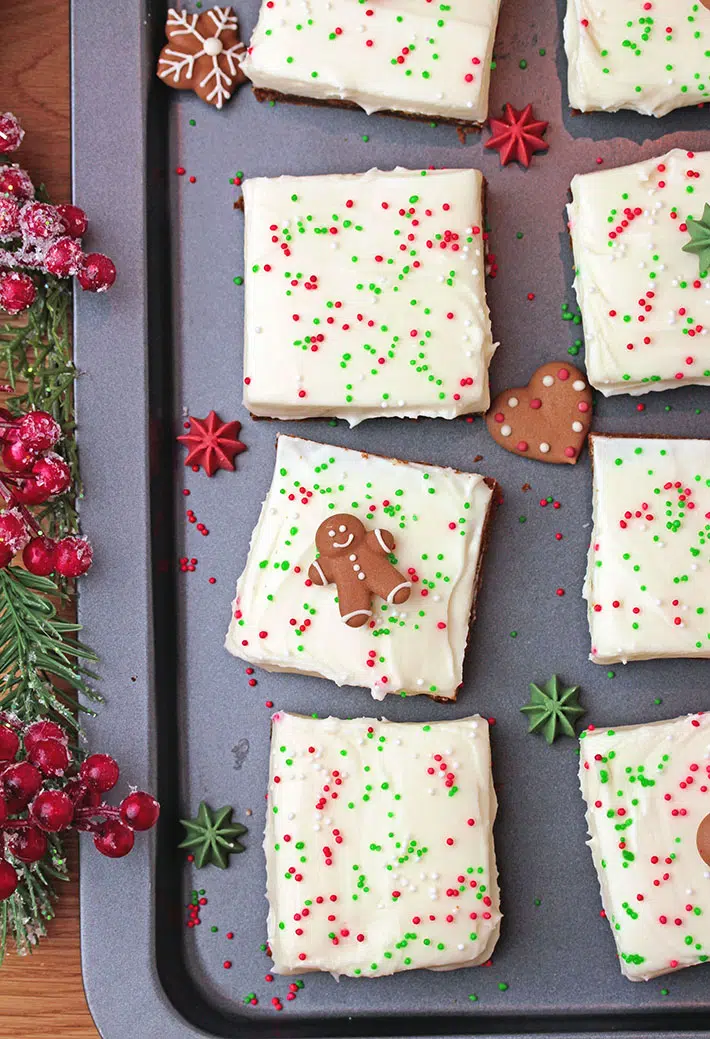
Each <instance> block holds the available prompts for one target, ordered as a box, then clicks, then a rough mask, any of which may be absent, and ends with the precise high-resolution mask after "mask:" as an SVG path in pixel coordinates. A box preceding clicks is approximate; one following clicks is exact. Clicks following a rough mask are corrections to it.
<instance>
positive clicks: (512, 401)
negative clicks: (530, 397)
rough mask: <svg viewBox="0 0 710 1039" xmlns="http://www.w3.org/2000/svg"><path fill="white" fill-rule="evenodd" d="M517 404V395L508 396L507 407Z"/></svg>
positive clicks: (514, 406)
mask: <svg viewBox="0 0 710 1039" xmlns="http://www.w3.org/2000/svg"><path fill="white" fill-rule="evenodd" d="M517 406H518V398H517V397H509V398H508V407H509V408H517Z"/></svg>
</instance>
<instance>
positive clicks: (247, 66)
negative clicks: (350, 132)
mask: <svg viewBox="0 0 710 1039" xmlns="http://www.w3.org/2000/svg"><path fill="white" fill-rule="evenodd" d="M499 7H500V0H474V2H473V3H471V0H458V2H456V3H454V4H446V5H443V4H433V3H429V4H426V3H420V2H418V0H417V2H412V0H386V2H382V0H372V2H371V3H367V4H366V3H364V0H363V2H361V3H355V2H353V0H310V2H309V3H308V4H297V3H293V4H291V3H289V0H264V2H263V3H262V5H261V11H260V13H259V21H258V23H257V26H256V29H255V30H254V34H253V35H252V38H251V42H250V45H249V50H248V52H247V55H246V57H245V58H244V60H243V62H242V68H243V69H244V71H245V72H246V74H247V76H248V77H249V79H250V80H251V81H252V83H253V84H254V87H255V92H256V95H257V97H258V98H259V100H268V99H278V100H287V101H296V100H304V99H305V100H306V101H307V100H309V99H313V100H315V101H316V102H320V103H324V102H325V103H330V104H335V105H340V106H346V107H350V108H353V107H360V108H364V109H365V111H366V112H367V113H368V114H371V113H372V112H378V111H387V112H390V113H392V114H395V115H399V114H405V115H409V116H412V115H414V116H429V117H433V118H437V119H440V120H444V121H449V122H458V123H463V124H468V125H470V124H481V123H483V121H484V120H485V118H486V116H487V114H488V87H489V83H490V69H491V58H492V55H493V40H494V37H495V32H496V25H497V22H498V8H499Z"/></svg>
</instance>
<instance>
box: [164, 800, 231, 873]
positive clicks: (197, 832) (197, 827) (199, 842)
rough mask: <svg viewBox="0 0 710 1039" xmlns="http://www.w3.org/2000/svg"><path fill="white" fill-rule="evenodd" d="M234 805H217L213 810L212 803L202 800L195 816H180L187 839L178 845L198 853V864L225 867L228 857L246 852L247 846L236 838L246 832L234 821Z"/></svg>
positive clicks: (198, 866)
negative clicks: (218, 806)
mask: <svg viewBox="0 0 710 1039" xmlns="http://www.w3.org/2000/svg"><path fill="white" fill-rule="evenodd" d="M233 811H234V809H233V808H230V807H228V806H227V807H225V808H218V809H217V811H216V812H213V811H212V809H211V808H210V806H209V805H208V804H207V803H206V802H205V801H202V803H201V804H200V807H199V809H198V811H197V818H196V819H181V820H180V822H181V824H182V825H183V826H184V827H185V840H184V841H182V843H181V844H179V845H178V847H179V848H189V849H190V850H191V851H194V853H195V865H196V866H197V868H198V869H202V867H203V866H207V865H212V866H218V867H219V868H220V869H226V868H227V866H228V865H229V856H230V855H234V854H236V853H238V852H240V851H244V845H243V844H240V843H239V841H238V840H237V838H238V837H241V836H242V835H243V834H245V833H246V832H247V828H246V826H242V824H241V823H233V822H232V812H233Z"/></svg>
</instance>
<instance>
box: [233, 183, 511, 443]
mask: <svg viewBox="0 0 710 1039" xmlns="http://www.w3.org/2000/svg"><path fill="white" fill-rule="evenodd" d="M244 211H245V243H246V245H245V253H246V256H245V267H246V271H247V275H246V299H245V321H244V344H245V345H244V404H245V406H246V407H247V408H248V409H249V411H251V412H252V414H254V415H260V416H268V417H271V418H281V419H289V418H306V417H308V416H314V417H323V416H330V415H333V416H337V417H339V418H345V419H347V420H348V422H349V423H350V425H351V426H354V425H356V424H357V423H358V422H361V421H362V420H363V419H366V418H373V417H379V416H384V417H388V418H391V417H398V418H415V417H417V416H419V415H428V416H431V417H440V418H449V419H451V418H455V417H456V416H457V415H462V414H469V413H470V412H474V411H485V409H486V408H487V407H488V403H489V389H488V365H489V362H490V360H491V357H492V356H493V352H494V350H495V346H494V344H493V339H492V336H491V327H490V318H489V314H488V305H487V303H486V291H485V243H484V240H483V177H482V175H481V174H480V173H479V172H478V170H416V171H412V170H405V169H400V168H398V169H395V170H392V171H390V172H382V171H380V170H376V169H375V170H370V171H369V172H368V173H358V174H350V175H342V174H335V175H330V176H317V177H275V178H266V177H260V178H255V179H253V180H247V181H246V183H245V185H244Z"/></svg>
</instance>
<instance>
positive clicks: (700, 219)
mask: <svg viewBox="0 0 710 1039" xmlns="http://www.w3.org/2000/svg"><path fill="white" fill-rule="evenodd" d="M572 196H573V197H572V203H571V205H569V206H568V213H569V226H570V232H571V235H572V243H573V246H574V260H575V267H576V273H577V276H576V281H575V289H576V291H577V299H578V301H579V307H580V310H581V312H582V318H583V322H584V335H585V342H586V350H587V374H588V375H589V381H590V383H591V384H592V386H595V387H596V388H597V389H598V390H601V392H602V393H603V394H604V395H605V396H611V395H613V394H615V393H632V394H639V393H646V392H648V390H665V389H673V388H675V387H678V386H687V385H688V384H689V383H701V384H704V385H707V384H708V383H710V340H709V339H708V330H709V329H710V271H708V270H707V269H704V266H703V263H701V262H700V261H701V260H702V261H704V259H705V257H704V255H703V254H702V253H701V252H700V244H699V237H698V236H700V235H701V234H702V231H703V227H704V221H705V220H706V219H707V211H706V208H705V204H706V203H708V202H710V152H698V153H693V152H686V151H682V150H680V149H675V150H674V151H672V152H669V153H668V154H667V155H664V156H661V157H660V158H657V159H646V160H645V161H644V162H637V163H636V164H635V165H633V166H622V167H619V168H618V169H614V170H605V171H603V172H600V173H586V174H583V175H581V176H576V177H575V178H574V180H573V181H572ZM704 214H706V215H705V217H704ZM689 218H692V220H694V221H695V222H696V224H695V227H694V229H693V230H694V234H695V235H696V237H695V238H693V237H691V232H690V230H689ZM686 246H690V247H691V249H695V248H697V249H698V251H697V252H689V251H684V250H685V247H686ZM708 252H709V253H710V227H708Z"/></svg>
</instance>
